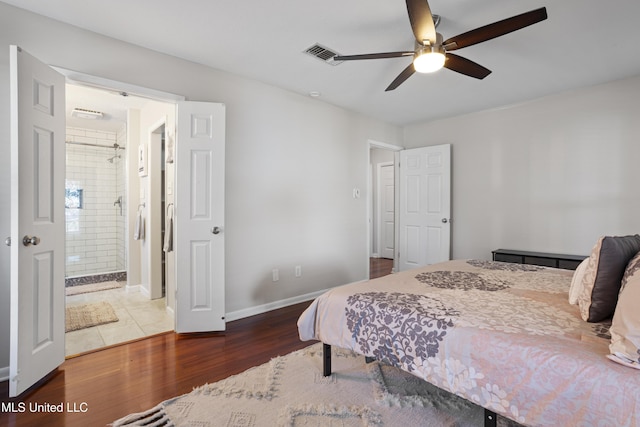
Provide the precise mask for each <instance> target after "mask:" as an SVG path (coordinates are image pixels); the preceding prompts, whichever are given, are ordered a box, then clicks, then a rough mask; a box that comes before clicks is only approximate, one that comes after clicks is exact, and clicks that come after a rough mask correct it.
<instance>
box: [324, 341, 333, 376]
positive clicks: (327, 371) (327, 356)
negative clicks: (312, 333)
mask: <svg viewBox="0 0 640 427" xmlns="http://www.w3.org/2000/svg"><path fill="white" fill-rule="evenodd" d="M322 375H324V376H325V377H330V376H331V346H330V345H329V344H324V343H323V344H322Z"/></svg>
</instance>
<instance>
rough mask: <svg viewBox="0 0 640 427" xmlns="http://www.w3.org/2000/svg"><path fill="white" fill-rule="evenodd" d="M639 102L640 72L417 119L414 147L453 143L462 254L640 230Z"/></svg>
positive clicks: (566, 245) (583, 249) (550, 248)
mask: <svg viewBox="0 0 640 427" xmlns="http://www.w3.org/2000/svg"><path fill="white" fill-rule="evenodd" d="M638 99H640V77H636V78H631V79H627V80H622V81H617V82H612V83H609V84H603V85H599V86H595V87H589V88H584V89H580V90H576V91H572V92H567V93H562V94H558V95H554V96H548V97H545V98H540V99H537V100H534V101H531V102H528V103H525V104H521V105H514V106H508V107H504V108H501V109H497V110H491V111H484V112H480V113H475V114H469V115H465V116H461V117H454V118H449V119H445V120H439V121H435V122H432V123H421V124H414V125H411V126H407V127H406V128H405V130H404V132H405V138H404V145H405V146H406V147H418V146H421V145H436V144H444V143H450V144H452V152H453V153H452V167H453V175H452V188H453V190H452V191H453V199H452V200H453V204H452V215H453V216H452V219H453V222H452V230H453V236H452V237H453V240H452V250H453V257H454V258H480V259H491V250H494V249H498V248H508V249H522V250H535V251H546V252H559V253H569V254H583V255H588V254H589V252H590V250H591V247H592V246H593V245H594V244H595V242H596V240H597V238H598V236H600V235H612V234H635V233H640V193H639V192H638V184H639V183H640V168H639V167H638V159H640V143H639V135H640V120H639V119H640V103H638Z"/></svg>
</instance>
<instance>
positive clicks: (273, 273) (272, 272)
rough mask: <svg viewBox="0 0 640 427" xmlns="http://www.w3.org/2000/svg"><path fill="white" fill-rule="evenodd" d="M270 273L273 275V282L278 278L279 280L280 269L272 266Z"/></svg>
mask: <svg viewBox="0 0 640 427" xmlns="http://www.w3.org/2000/svg"><path fill="white" fill-rule="evenodd" d="M271 275H272V277H273V281H274V282H277V281H278V280H280V270H278V269H277V268H274V269H273V270H271Z"/></svg>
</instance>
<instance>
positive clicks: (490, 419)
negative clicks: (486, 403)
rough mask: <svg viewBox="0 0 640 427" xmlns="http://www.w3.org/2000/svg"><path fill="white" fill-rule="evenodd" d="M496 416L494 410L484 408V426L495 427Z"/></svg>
mask: <svg viewBox="0 0 640 427" xmlns="http://www.w3.org/2000/svg"><path fill="white" fill-rule="evenodd" d="M497 418H498V416H497V415H496V413H495V412H493V411H490V410H488V409H486V408H485V410H484V427H496V423H497Z"/></svg>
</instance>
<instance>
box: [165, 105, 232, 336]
mask: <svg viewBox="0 0 640 427" xmlns="http://www.w3.org/2000/svg"><path fill="white" fill-rule="evenodd" d="M177 108H178V112H177V117H178V123H177V140H176V157H175V162H176V168H175V169H176V198H175V211H174V221H175V222H174V223H175V243H176V244H175V253H176V332H178V333H186V332H207V331H222V330H224V329H225V304H224V298H225V296H224V294H225V293H224V290H225V288H224V286H225V280H224V166H225V106H224V105H223V104H215V103H209V102H179V103H178V107H177Z"/></svg>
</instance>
